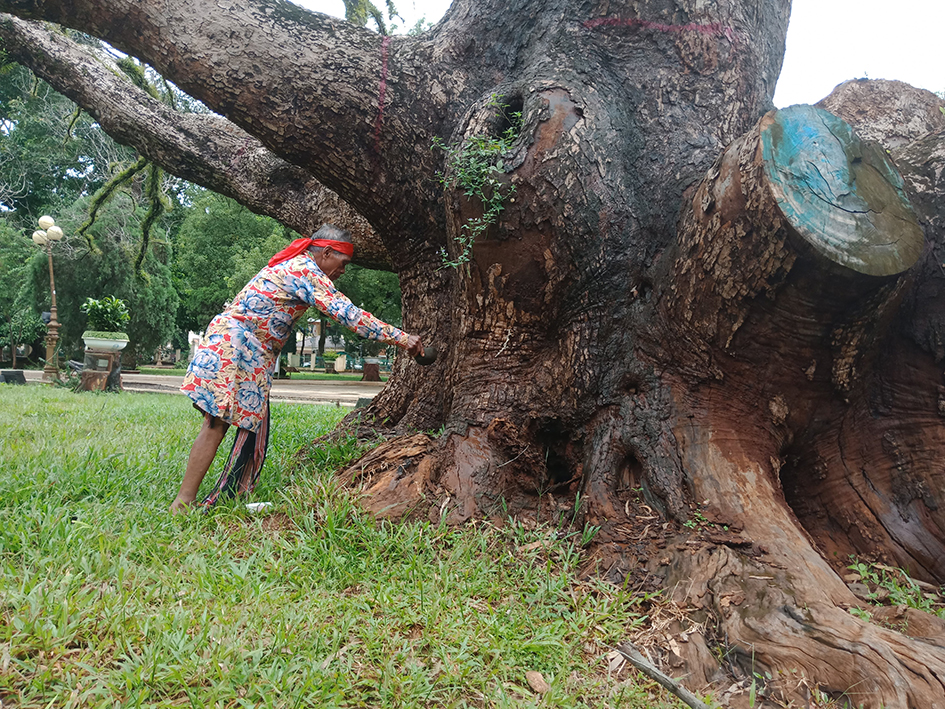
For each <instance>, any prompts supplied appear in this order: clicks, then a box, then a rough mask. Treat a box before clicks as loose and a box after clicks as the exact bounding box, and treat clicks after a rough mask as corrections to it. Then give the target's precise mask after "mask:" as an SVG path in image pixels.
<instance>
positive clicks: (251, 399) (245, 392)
mask: <svg viewBox="0 0 945 709" xmlns="http://www.w3.org/2000/svg"><path fill="white" fill-rule="evenodd" d="M236 399H237V401H239V404H240V406H241V407H243V408H244V409H246V410H247V411H250V412H252V413H258V412H260V411H262V408H263V404H264V403H265V402H266V397H265V395H264V394H263V391H262V389H260V388H259V387H258V386H257V385H256V384H255V383H253V382H243V383H242V384H240V388H239V391H237V392H236Z"/></svg>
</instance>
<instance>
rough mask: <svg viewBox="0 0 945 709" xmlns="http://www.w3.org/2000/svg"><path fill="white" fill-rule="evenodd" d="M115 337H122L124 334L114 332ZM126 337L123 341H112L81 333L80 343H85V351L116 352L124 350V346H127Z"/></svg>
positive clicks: (111, 339)
mask: <svg viewBox="0 0 945 709" xmlns="http://www.w3.org/2000/svg"><path fill="white" fill-rule="evenodd" d="M115 334H116V335H124V333H121V332H116V333H115ZM127 337H128V336H127V335H125V339H113V338H110V337H109V338H106V337H96V336H95V335H93V334H90V333H88V332H84V333H82V341H83V342H84V343H85V349H87V350H98V351H99V352H118V351H119V350H123V349H125V345H127V344H128V339H127Z"/></svg>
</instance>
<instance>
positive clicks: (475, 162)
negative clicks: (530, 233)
mask: <svg viewBox="0 0 945 709" xmlns="http://www.w3.org/2000/svg"><path fill="white" fill-rule="evenodd" d="M489 106H490V107H493V108H496V109H497V110H498V114H497V118H499V119H504V123H505V124H507V125H508V127H507V128H505V129H504V130H503V131H502V132H501V133H500V135H499V136H498V137H495V136H492V135H489V134H488V133H477V134H476V135H473V136H470V137H469V138H467V139H466V140H465V141H464V142H463V143H462V144H461V145H458V146H449V145H447V144H446V143H444V142H443V141H442V140H441V139H440V138H435V139H434V140H433V147H434V148H440V149H442V150H443V151H444V152H445V153H446V164H447V167H448V169H447V171H446V172H445V173H439V174H438V177H439V179H440V182H441V183H442V184H443V186H444V187H446V188H447V189H455V188H459V189H462V190H463V195H465V196H466V197H467V198H476V199H478V200H479V201H480V202H481V203H482V216H481V217H474V218H471V219H469V220H468V221H467V222H466V223H465V224H463V225H462V228H461V230H460V234H459V236H457V239H456V241H457V245H458V247H459V249H458V253H457V255H456V256H455V257H452V258H451V257H450V254H449V252H448V251H447V250H446V248H445V247H444V248H441V249H440V255H441V256H442V259H443V265H444V267H452V268H458V267H459V266H462V265H464V264H466V263H468V262H469V260H470V258H471V254H472V247H473V244H474V243H475V242H476V239H477V238H478V237H479V236H481V235H482V234H485V233H486V231H488V229H489V227H490V226H492V225H493V224H495V223H496V222H497V221H498V219H499V215H500V214H501V213H502V211H503V210H504V209H505V203H506V200H508V199H509V198H510V197H511V196H512V194H513V193H514V192H515V185H512V184H503V183H502V181H501V180H500V179H499V176H500V175H501V174H502V173H504V172H505V162H504V160H503V157H504V156H505V155H507V154H508V153H509V152H511V150H512V144H513V143H514V142H515V139H516V138H517V137H518V134H519V131H520V130H521V127H522V112H521V111H510V110H509V109H510V106H509V104H507V103H503V102H502V100H501V99H500V98H499V96H498V95H496V94H493V95H492V100H491V102H490V103H489ZM447 175H448V176H447Z"/></svg>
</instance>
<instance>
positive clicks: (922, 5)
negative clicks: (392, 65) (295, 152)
mask: <svg viewBox="0 0 945 709" xmlns="http://www.w3.org/2000/svg"><path fill="white" fill-rule="evenodd" d="M296 1H297V2H298V4H300V5H303V6H305V7H308V8H309V9H312V10H317V11H318V12H325V13H327V14H329V15H335V16H337V17H344V4H343V3H342V2H341V0H296ZM375 4H377V5H378V7H383V0H375ZM395 5H396V7H397V9H398V10H399V11H400V12H401V13H402V14H403V16H404V20H405V22H404V26H405V27H407V28H409V27H412V26H414V25H415V24H416V22H417V20H419V19H420V18H421V17H425V18H426V19H427V20H428V21H430V22H436V21H437V20H439V19H440V17H442V16H443V13H444V12H446V9H447V8H448V7H449V5H450V0H395ZM862 77H869V78H870V79H899V80H900V81H905V82H906V83H909V84H912V85H913V86H918V87H920V88H923V89H929V90H930V91H935V92H942V91H945V0H896V1H895V2H890V1H889V0H882V1H881V0H794V3H793V7H792V10H791V24H790V26H789V27H788V35H787V52H786V54H785V56H784V67H783V69H782V70H781V78H780V80H779V81H778V89H777V92H776V93H775V96H774V102H775V104H776V105H778V106H790V105H791V104H794V103H816V102H817V101H819V100H820V99H822V98H823V97H824V96H826V95H827V94H829V93H830V92H831V91H832V90H833V87H834V86H836V85H837V84H839V83H841V82H843V81H846V80H847V79H858V78H862Z"/></svg>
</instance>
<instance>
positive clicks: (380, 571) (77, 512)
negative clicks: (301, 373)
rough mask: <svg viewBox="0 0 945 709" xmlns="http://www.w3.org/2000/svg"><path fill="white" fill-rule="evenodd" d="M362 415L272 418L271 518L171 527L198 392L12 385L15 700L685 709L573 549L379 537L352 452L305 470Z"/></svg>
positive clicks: (1, 570)
mask: <svg viewBox="0 0 945 709" xmlns="http://www.w3.org/2000/svg"><path fill="white" fill-rule="evenodd" d="M343 413H345V411H344V410H338V409H337V408H335V407H313V406H297V405H288V404H280V403H274V404H273V408H272V416H273V426H272V431H273V439H272V444H271V447H270V457H269V459H268V461H267V463H266V468H265V469H264V471H263V479H262V482H261V485H260V488H259V489H257V492H256V494H255V495H254V496H253V499H255V500H269V501H273V502H274V503H275V505H274V507H272V508H269V510H267V512H266V514H258V515H251V514H248V513H246V512H245V509H244V508H243V507H242V504H239V505H237V504H230V505H223V506H220V507H218V508H217V509H215V510H214V511H213V512H211V513H210V514H203V513H200V512H194V513H191V514H188V515H186V516H183V517H172V516H170V515H169V514H167V512H166V508H167V506H168V504H169V503H170V501H171V499H172V498H173V496H174V494H175V493H176V490H177V485H178V483H179V481H180V480H179V479H180V475H181V473H182V471H183V468H184V463H185V460H186V457H187V454H188V451H189V448H190V444H191V442H192V439H193V437H194V435H195V434H196V432H197V429H198V425H199V418H198V416H197V415H196V413H195V412H194V411H193V410H192V409H191V408H190V405H189V401H188V400H187V399H186V398H184V397H173V396H161V395H153V394H132V393H124V394H74V393H71V392H69V391H66V390H64V389H55V388H50V387H40V386H28V387H23V386H20V387H16V386H9V385H0V415H2V420H3V421H4V426H3V427H2V429H0V602H2V613H3V619H2V622H0V702H2V706H4V707H6V706H21V707H139V706H142V707H143V706H149V707H150V706H160V707H172V706H192V707H405V708H406V707H538V706H541V707H585V706H587V707H631V708H635V707H641V708H642V707H649V708H653V707H671V706H672V707H678V706H682V705H680V704H678V703H675V702H671V701H669V700H667V699H665V695H663V694H660V693H659V692H658V691H657V689H656V688H655V687H654V685H652V684H649V683H647V682H644V681H642V680H641V679H640V678H639V676H638V675H635V674H631V675H629V676H628V675H627V674H626V670H623V672H622V673H621V674H614V675H608V673H607V663H606V660H605V659H604V655H605V654H606V652H607V651H608V650H609V649H610V648H611V647H612V646H613V644H614V643H616V642H618V641H620V640H621V639H623V638H624V637H625V636H626V633H627V631H628V630H629V629H630V628H631V627H632V626H633V625H634V624H635V623H638V622H640V613H641V612H642V611H641V607H640V606H639V605H638V603H639V600H636V599H633V598H631V597H629V595H626V594H623V593H621V592H620V589H616V588H613V587H611V586H607V585H605V584H598V583H591V584H588V583H579V582H577V581H576V579H575V571H576V569H577V566H578V563H579V552H578V551H577V549H576V544H577V541H578V540H577V539H576V538H574V537H573V536H572V537H565V538H563V539H562V538H559V537H560V536H561V535H558V534H557V533H556V530H553V529H548V528H539V529H538V530H532V531H527V530H525V529H524V528H523V527H521V526H520V525H516V524H509V525H507V526H505V527H503V528H501V529H500V528H496V527H494V526H492V525H489V524H482V523H480V524H477V525H469V526H466V527H463V528H460V529H449V528H445V527H436V526H431V525H429V524H421V523H405V524H391V523H387V522H378V521H375V520H374V519H373V518H371V517H369V516H367V515H365V514H363V513H362V512H361V511H360V510H359V508H358V507H357V505H356V500H355V499H354V497H353V494H352V493H351V492H346V491H343V490H337V489H335V488H334V487H333V486H332V484H331V480H332V477H331V471H332V470H333V469H334V468H335V467H336V466H337V465H338V463H339V462H340V461H342V460H345V459H347V458H349V457H350V456H352V455H353V454H355V453H356V451H357V446H356V445H355V444H354V443H353V442H350V441H349V442H343V443H340V444H337V445H334V446H332V447H331V448H329V449H326V450H323V451H322V456H321V460H320V461H319V462H318V463H317V467H315V468H312V469H293V466H292V457H293V453H294V452H295V451H296V450H297V449H298V448H299V446H300V445H302V444H303V443H305V442H306V441H308V440H310V439H311V438H313V437H314V436H316V435H319V434H320V433H323V432H325V431H327V430H329V429H330V428H331V427H332V426H333V425H334V424H335V423H336V422H337V420H338V419H339V418H340V416H341V415H342V414H343ZM231 436H232V433H231V434H230V436H228V439H227V441H226V442H225V444H224V445H227V444H228V443H229V441H230V437H231ZM220 457H222V456H220ZM217 471H218V467H215V468H214V469H213V470H211V472H210V474H209V475H208V476H207V481H206V482H205V485H207V486H209V485H210V484H212V482H213V478H214V476H215V473H216V472H217ZM243 501H244V502H245V500H243ZM530 671H533V672H540V673H541V674H542V675H543V677H544V679H545V680H546V681H547V682H548V683H549V684H550V685H551V689H550V690H549V691H548V692H547V693H545V694H543V695H539V694H536V693H534V692H533V691H532V690H531V689H530V688H529V685H528V683H527V681H526V675H525V673H526V672H530Z"/></svg>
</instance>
